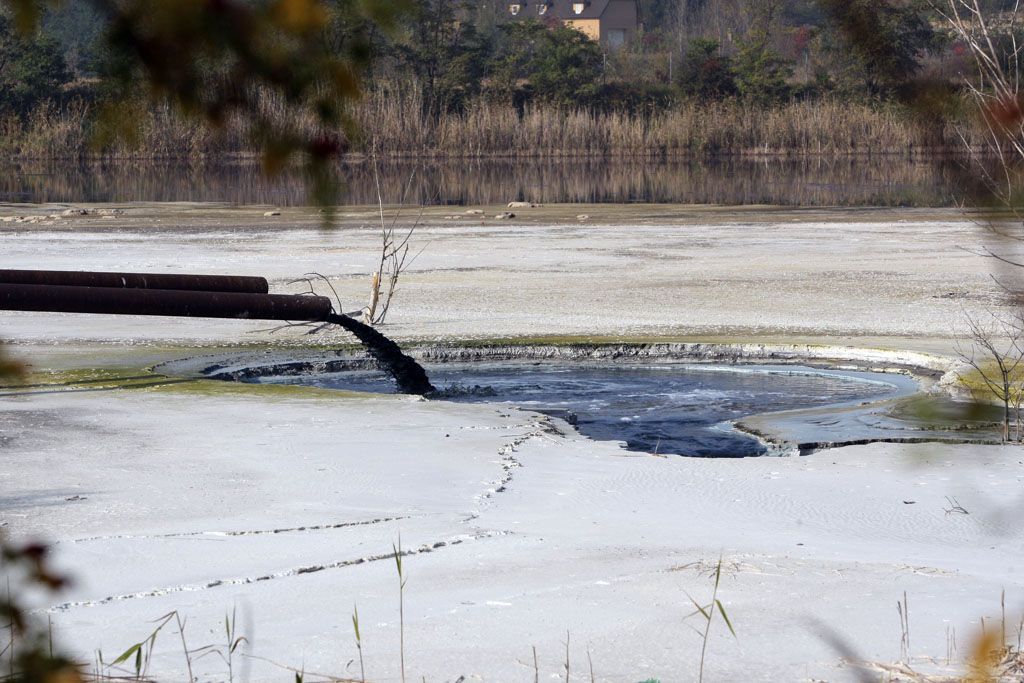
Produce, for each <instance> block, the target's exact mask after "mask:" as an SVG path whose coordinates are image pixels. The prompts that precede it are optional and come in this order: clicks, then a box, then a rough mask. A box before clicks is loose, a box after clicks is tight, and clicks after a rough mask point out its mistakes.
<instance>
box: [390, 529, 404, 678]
mask: <svg viewBox="0 0 1024 683" xmlns="http://www.w3.org/2000/svg"><path fill="white" fill-rule="evenodd" d="M391 548H392V550H394V551H395V566H396V568H397V569H398V649H399V662H400V663H401V668H402V683H405V581H406V578H405V573H404V572H403V570H402V535H401V534H399V535H398V545H392V546H391Z"/></svg>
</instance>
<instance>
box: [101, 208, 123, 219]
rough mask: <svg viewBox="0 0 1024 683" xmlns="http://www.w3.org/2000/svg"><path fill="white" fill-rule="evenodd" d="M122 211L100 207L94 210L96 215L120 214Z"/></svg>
mask: <svg viewBox="0 0 1024 683" xmlns="http://www.w3.org/2000/svg"><path fill="white" fill-rule="evenodd" d="M123 213H124V209H100V210H99V211H97V212H96V215H98V216H104V217H106V216H120V215H121V214H123Z"/></svg>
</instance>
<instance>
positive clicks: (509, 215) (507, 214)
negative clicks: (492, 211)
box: [495, 211, 516, 220]
mask: <svg viewBox="0 0 1024 683" xmlns="http://www.w3.org/2000/svg"><path fill="white" fill-rule="evenodd" d="M515 217H516V215H515V214H514V213H512V212H511V211H506V212H504V213H499V214H498V215H496V216H495V218H498V219H501V220H504V219H506V218H515Z"/></svg>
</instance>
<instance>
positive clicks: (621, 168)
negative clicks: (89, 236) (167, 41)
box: [0, 156, 955, 206]
mask: <svg viewBox="0 0 1024 683" xmlns="http://www.w3.org/2000/svg"><path fill="white" fill-rule="evenodd" d="M946 163H953V162H946ZM378 170H379V173H378V176H379V179H380V184H381V189H382V195H383V200H384V202H385V203H387V204H398V203H405V204H417V205H419V204H427V205H437V204H440V205H449V204H450V205H479V204H500V203H505V202H509V201H532V202H539V203H565V202H582V203H607V202H614V203H625V202H644V203H648V202H649V203H671V204H720V205H744V204H775V205H784V206H950V205H952V204H953V203H954V199H955V194H954V193H952V192H950V191H949V190H947V188H948V187H949V186H950V182H951V178H952V175H953V174H952V173H951V172H950V168H949V167H948V165H944V164H943V163H939V162H934V161H928V160H911V159H907V158H905V157H899V156H887V157H879V158H848V157H847V158H841V159H827V158H802V159H721V160H711V161H649V162H640V161H635V162H626V161H608V160H601V159H584V160H525V161H524V160H518V161H512V160H457V161H447V162H406V163H388V164H382V165H380V166H379V169H378ZM340 176H341V178H342V180H343V183H344V186H343V190H344V192H343V198H342V201H343V203H346V204H374V203H376V202H377V189H376V188H377V184H376V179H375V175H374V169H373V166H372V164H370V163H347V164H344V165H342V166H341V167H340ZM134 201H138V202H226V203H229V204H263V205H273V206H298V205H304V204H308V203H309V202H308V198H307V194H306V184H305V181H304V178H303V176H302V174H301V173H299V172H297V171H295V172H290V173H285V174H284V175H283V176H281V177H280V178H278V179H276V180H273V181H271V180H268V179H266V178H265V177H263V175H262V174H261V173H260V169H259V165H258V164H256V163H253V162H244V163H235V164H227V165H208V166H202V165H200V166H189V165H182V164H161V163H156V162H150V163H131V162H125V163H120V164H118V163H108V164H82V165H79V164H75V163H54V164H17V165H11V166H7V167H6V168H4V167H0V202H4V203H15V202H18V203H21V202H28V203H46V202H96V203H99V202H114V203H121V202H134Z"/></svg>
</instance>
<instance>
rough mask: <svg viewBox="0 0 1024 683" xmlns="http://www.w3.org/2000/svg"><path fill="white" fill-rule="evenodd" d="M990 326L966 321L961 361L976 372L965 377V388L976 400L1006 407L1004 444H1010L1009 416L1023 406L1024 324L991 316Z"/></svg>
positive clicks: (958, 347)
mask: <svg viewBox="0 0 1024 683" xmlns="http://www.w3.org/2000/svg"><path fill="white" fill-rule="evenodd" d="M990 316H991V318H992V321H991V323H990V324H987V325H986V324H982V323H981V322H980V321H979V320H978V319H977V318H974V317H972V316H970V315H968V316H966V317H967V334H966V337H963V338H959V339H957V341H956V352H957V355H958V356H959V357H960V360H961V361H963V363H964V364H966V365H967V366H969V367H970V368H971V369H972V370H973V372H972V373H969V374H966V375H962V376H961V378H960V381H961V383H962V384H964V385H965V386H966V387H967V388H968V390H969V391H970V392H971V394H972V395H973V396H974V398H975V400H977V401H979V402H981V401H990V400H991V399H992V398H993V397H994V398H995V399H997V400H998V401H999V403H1000V404H1001V405H1002V407H1003V420H1002V422H1003V424H1002V441H1003V442H1004V443H1006V442H1008V441H1009V440H1010V421H1011V420H1010V416H1011V412H1012V410H1013V407H1014V406H1015V405H1016V404H1019V403H1020V397H1019V394H1020V392H1021V390H1022V387H1021V374H1022V373H1024V365H1022V363H1024V323H1022V321H1021V320H1020V319H1012V320H1011V319H1008V318H1003V317H1000V316H998V315H996V314H995V313H991V314H990Z"/></svg>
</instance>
